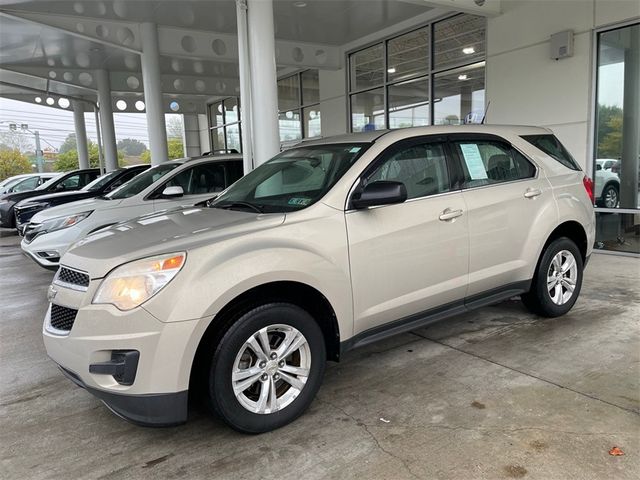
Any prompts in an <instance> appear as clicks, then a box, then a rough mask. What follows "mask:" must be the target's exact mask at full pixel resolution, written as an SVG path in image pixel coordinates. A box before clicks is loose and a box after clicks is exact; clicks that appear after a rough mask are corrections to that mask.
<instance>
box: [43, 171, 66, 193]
mask: <svg viewBox="0 0 640 480" xmlns="http://www.w3.org/2000/svg"><path fill="white" fill-rule="evenodd" d="M65 175H66V174H65V173H61V174H59V175H56V176H55V177H53V178H51V179H50V180H47V181H46V182H44V183H43V184H42V185H40V186H39V187H38V188H36V190H47V189H48V188H49V187H50V186H51V185H53V184H54V183H56V182H57V181H58V180H59V179H61V178H62V177H63V176H65Z"/></svg>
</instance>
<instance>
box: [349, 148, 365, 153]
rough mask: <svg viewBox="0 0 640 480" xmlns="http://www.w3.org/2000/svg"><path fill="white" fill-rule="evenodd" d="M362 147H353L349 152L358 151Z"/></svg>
mask: <svg viewBox="0 0 640 480" xmlns="http://www.w3.org/2000/svg"><path fill="white" fill-rule="evenodd" d="M361 148H362V147H351V150H349V153H358V152H359V151H360V149H361Z"/></svg>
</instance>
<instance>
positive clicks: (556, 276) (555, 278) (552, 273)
mask: <svg viewBox="0 0 640 480" xmlns="http://www.w3.org/2000/svg"><path fill="white" fill-rule="evenodd" d="M577 279H578V266H577V264H576V259H575V257H574V256H573V254H572V253H571V252H569V251H568V250H562V251H560V252H558V253H557V254H556V255H555V256H554V257H553V260H551V265H549V270H548V271H547V290H548V292H549V296H550V297H551V301H552V302H553V303H555V304H556V305H564V304H565V303H567V302H568V301H569V300H570V299H571V297H572V296H573V292H574V290H575V288H576V282H577Z"/></svg>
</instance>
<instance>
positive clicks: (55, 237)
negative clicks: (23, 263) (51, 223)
mask: <svg viewBox="0 0 640 480" xmlns="http://www.w3.org/2000/svg"><path fill="white" fill-rule="evenodd" d="M81 237H82V230H80V228H78V227H77V226H73V227H69V228H63V229H61V230H55V231H53V232H46V233H41V234H39V235H37V236H35V237H34V238H31V236H30V235H29V233H28V232H27V233H26V236H25V237H23V239H22V242H20V248H21V249H22V251H23V252H24V253H26V254H27V255H28V256H29V257H31V258H32V259H33V260H34V261H35V262H36V263H37V264H38V265H40V266H41V267H44V268H49V269H55V268H57V267H58V264H59V263H60V258H61V257H62V255H64V253H65V252H66V251H67V250H68V249H69V247H70V246H71V244H73V243H74V242H75V241H76V240H78V239H79V238H81Z"/></svg>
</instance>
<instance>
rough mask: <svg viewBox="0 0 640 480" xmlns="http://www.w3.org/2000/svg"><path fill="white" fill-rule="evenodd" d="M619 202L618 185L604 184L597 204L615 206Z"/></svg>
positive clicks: (606, 206)
mask: <svg viewBox="0 0 640 480" xmlns="http://www.w3.org/2000/svg"><path fill="white" fill-rule="evenodd" d="M619 203H620V196H619V192H618V187H617V186H616V185H615V184H613V183H610V184H608V185H605V187H604V189H603V190H602V195H601V197H600V200H599V202H598V204H599V206H600V207H603V208H616V207H617V206H618V204H619Z"/></svg>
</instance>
